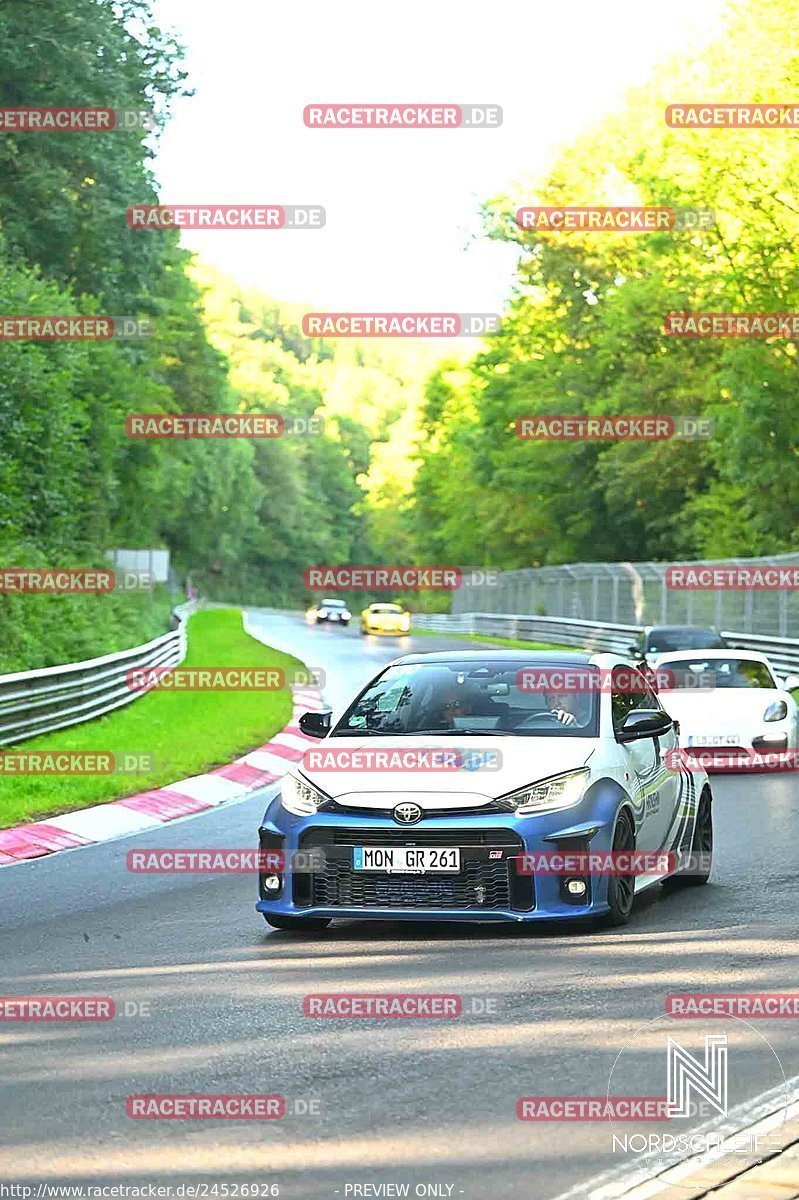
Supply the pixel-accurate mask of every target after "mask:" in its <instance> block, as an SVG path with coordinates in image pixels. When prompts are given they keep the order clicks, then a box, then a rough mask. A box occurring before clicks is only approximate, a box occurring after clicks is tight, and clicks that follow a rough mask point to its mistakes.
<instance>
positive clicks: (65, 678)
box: [0, 604, 193, 746]
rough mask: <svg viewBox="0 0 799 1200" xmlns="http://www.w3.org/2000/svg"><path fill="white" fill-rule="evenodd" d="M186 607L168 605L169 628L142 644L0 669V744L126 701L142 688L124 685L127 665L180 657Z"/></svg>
mask: <svg viewBox="0 0 799 1200" xmlns="http://www.w3.org/2000/svg"><path fill="white" fill-rule="evenodd" d="M192 611H193V606H192V605H190V604H186V605H183V606H182V607H180V608H176V609H174V611H173V617H174V618H175V628H174V629H171V630H170V631H169V633H165V634H163V635H162V636H161V637H157V638H154V639H153V641H151V642H146V643H145V644H144V645H143V646H134V647H132V649H130V650H122V651H120V653H118V654H106V655H105V656H104V657H102V658H90V659H88V660H87V661H86V662H80V663H66V664H65V665H64V666H60V667H45V668H44V670H41V671H18V672H16V673H15V674H13V675H0V746H10V745H13V744H15V743H16V742H22V741H25V739H26V738H32V737H36V736H37V734H40V733H50V732H51V731H52V730H54V729H65V728H66V727H67V726H68V725H78V724H79V723H80V722H81V721H89V720H91V718H92V717H100V716H102V715H103V714H104V713H107V712H111V711H113V709H115V708H121V707H122V706H123V705H124V704H130V702H131V701H132V700H135V699H137V697H138V696H140V695H142V693H141V692H136V691H133V690H131V688H129V687H128V684H127V678H126V676H127V673H128V671H133V670H136V669H138V668H142V667H145V668H147V667H174V666H177V665H178V663H180V662H182V661H183V659H184V658H185V657H186V618H187V617H188V616H189V614H190V613H191V612H192Z"/></svg>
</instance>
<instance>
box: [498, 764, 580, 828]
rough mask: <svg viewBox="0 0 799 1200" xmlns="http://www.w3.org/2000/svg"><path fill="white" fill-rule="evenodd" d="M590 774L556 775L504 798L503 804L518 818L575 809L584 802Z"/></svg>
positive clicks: (576, 772) (573, 772) (568, 773)
mask: <svg viewBox="0 0 799 1200" xmlns="http://www.w3.org/2000/svg"><path fill="white" fill-rule="evenodd" d="M590 774H591V772H590V771H588V770H585V769H583V770H580V771H569V772H567V773H566V774H565V775H555V776H553V777H552V779H543V780H542V781H541V783H534V784H532V785H531V786H530V787H526V788H523V789H522V790H521V791H520V792H513V793H512V794H511V795H510V796H503V797H502V801H501V803H502V804H505V805H507V806H508V808H510V809H511V810H512V811H513V813H514V815H515V816H517V817H526V816H528V815H530V814H532V813H538V812H547V811H554V810H556V809H559V808H573V807H574V805H575V804H579V803H580V801H581V800H582V798H583V792H584V791H585V785H586V784H587V783H588V779H589V776H590Z"/></svg>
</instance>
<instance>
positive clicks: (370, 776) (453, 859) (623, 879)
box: [257, 650, 713, 930]
mask: <svg viewBox="0 0 799 1200" xmlns="http://www.w3.org/2000/svg"><path fill="white" fill-rule="evenodd" d="M300 727H301V729H302V730H303V732H304V733H306V734H310V735H311V736H313V737H315V738H319V739H320V741H319V742H318V747H317V746H313V748H312V749H310V750H309V751H308V752H307V753H306V754H305V756H304V758H303V760H302V761H301V762H299V763H298V764H297V765H296V766H295V767H294V768H293V769H292V771H291V772H290V773H289V774H288V775H287V776H285V777H284V779H283V780H282V783H281V784H280V787H279V791H278V792H277V794H276V795H274V797H273V799H272V800H271V803H270V804H269V806H268V808H267V810H266V814H265V816H264V819H263V824H262V827H261V829H260V845H261V849H262V850H263V851H267V852H273V853H271V854H270V855H269V856H268V861H267V862H266V864H265V865H266V869H265V870H263V872H262V873H261V876H260V883H259V888H260V891H259V899H258V903H257V908H258V910H259V911H260V912H262V913H263V915H264V917H265V918H266V920H267V922H268V923H269V924H270V925H271V926H273V927H275V928H277V929H295V930H317V929H323V928H324V927H326V926H327V925H328V924H329V923H330V921H331V920H333V919H335V918H338V917H340V918H376V919H380V920H398V919H409V918H410V919H416V920H425V921H429V920H433V919H439V920H459V921H475V920H477V921H536V920H574V919H575V918H579V917H586V916H591V917H595V916H598V917H602V918H603V919H604V921H605V922H607V923H609V924H614V925H622V924H624V923H625V922H626V921H627V920H628V919H629V916H630V912H631V910H632V907H633V900H634V897H635V895H636V893H638V892H640V891H642V890H643V889H644V888H647V887H651V886H653V885H654V884H656V883H662V882H668V883H676V882H683V883H694V884H696V883H705V882H706V881H707V877H708V875H709V873H710V862H711V856H712V848H713V826H712V810H711V804H712V797H711V790H710V786H709V783H708V779H707V776H706V775H705V773H704V772H703V771H702V770H699V769H697V770H693V769H691V770H688V769H686V768H685V766H684V765H682V762H681V759H680V756H679V754H676V755H675V754H674V753H672V754H670V753H669V751H672V752H674V751H675V750H676V748H677V746H678V737H677V733H678V728H677V727H676V726H675V723H674V722H673V721H672V719H671V717H670V716H669V715H668V714H667V713H666V712H665V711H664V709H663V707H662V705H661V704H660V702H659V700H658V697H657V695H656V694H655V693H654V692H653V691H652V690H651V687H650V685H649V683H648V681H647V680H646V679H645V678H644V676H643V675H642V674H641V673H640V672H639V671H638V670H637V668H636V667H634V666H633V665H632V664H631V663H630V662H628V661H626V660H625V659H622V658H620V657H619V656H618V655H615V654H596V655H591V654H588V653H577V652H575V653H570V652H562V653H561V652H554V651H538V652H518V651H513V650H496V651H489V650H474V651H469V650H465V651H464V650H458V651H452V652H446V653H436V654H417V655H409V656H407V657H404V658H400V659H398V660H396V661H395V662H393V663H391V664H390V665H389V666H387V667H386V668H385V669H384V670H382V671H381V672H380V674H379V675H377V676H376V677H375V678H374V679H373V680H372V681H371V682H370V683H369V684H368V685H367V686H366V687H365V688H364V689H363V691H362V692H361V693H360V694H359V695H358V696H357V697H356V699H355V700H354V701H353V703H352V704H351V705H350V707H349V708H348V709H347V710H346V711H345V712H344V714H343V715H342V716H341V717H340V719H339V720H338V721H337V722H336V723H335V724H333V723H332V720H331V713H330V712H312V713H306V714H304V715H303V717H301V719H300ZM633 851H635V852H659V853H660V860H659V864H658V867H657V870H651V871H650V867H651V866H652V859H654V857H655V855H654V853H652V854H650V855H649V856H648V857H645V856H644V855H643V853H641V854H640V855H639V856H638V857H637V858H636V860H635V862H634V863H633V860H632V859H631V860H629V861H630V862H631V865H632V866H633V869H632V870H631V871H630V873H627V874H622V873H619V872H615V873H613V872H610V873H609V872H608V870H607V869H606V868H604V867H603V869H602V870H601V871H599V872H597V871H596V870H595V869H594V868H595V865H596V863H597V861H600V860H599V859H598V858H597V857H595V852H599V854H600V855H604V856H605V857H603V858H601V861H602V862H603V863H606V862H607V861H608V857H607V852H614V853H616V854H623V853H625V852H633ZM589 852H590V854H591V856H592V857H591V859H589V858H587V857H586V855H587V854H588V853H589ZM666 852H671V853H673V855H674V856H675V857H674V858H673V859H668V860H667V859H665V853H666ZM553 854H555V855H559V854H564V855H569V856H571V857H567V858H565V859H562V860H559V859H557V857H556V858H555V859H554V860H553V859H552V856H553ZM576 855H580V857H575V856H576ZM547 856H548V857H547ZM552 861H554V863H555V868H556V870H555V873H552V870H551V869H549V868H550V867H551V864H552ZM613 861H614V862H616V861H617V860H616V859H615V858H613ZM621 861H622V863H623V864H624V863H626V862H627V861H628V860H627V859H624V858H622V860H621ZM642 861H643V862H644V864H645V865H644V867H641V865H640V864H641V862H642ZM664 861H666V862H668V864H670V865H669V866H668V872H669V873H668V877H666V875H665V874H664V868H663V865H662V864H663V862H664ZM541 862H543V863H544V866H545V868H547V869H545V870H539V869H538V866H537V864H540V863H541ZM558 862H560V864H561V865H560V866H559V867H558V865H557V864H558ZM570 863H571V864H575V863H576V864H577V868H576V869H575V867H574V866H573V865H572V866H571V867H570V866H569V864H570ZM592 863H593V865H592ZM583 868H585V869H583ZM567 872H568V873H567Z"/></svg>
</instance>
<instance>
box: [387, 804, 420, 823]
mask: <svg viewBox="0 0 799 1200" xmlns="http://www.w3.org/2000/svg"><path fill="white" fill-rule="evenodd" d="M391 815H392V817H393V818H394V820H395V821H396V822H397V824H398V825H415V824H416V822H417V821H421V819H422V817H423V816H424V811H423V810H422V809H421V808H420V807H419V805H418V804H410V803H409V802H407V801H405V802H403V803H402V804H398V805H397V807H396V808H395V809H394V811H393V812H392V814H391Z"/></svg>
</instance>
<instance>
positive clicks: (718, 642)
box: [629, 625, 729, 662]
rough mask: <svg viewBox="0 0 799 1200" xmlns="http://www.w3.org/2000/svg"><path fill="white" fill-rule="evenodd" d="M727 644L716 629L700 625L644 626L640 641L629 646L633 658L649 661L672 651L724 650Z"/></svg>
mask: <svg viewBox="0 0 799 1200" xmlns="http://www.w3.org/2000/svg"><path fill="white" fill-rule="evenodd" d="M728 644H729V643H728V642H727V641H725V639H724V638H723V637H722V636H721V634H720V633H719V631H718V629H713V628H712V627H710V626H702V625H645V626H644V630H643V635H642V637H641V640H640V641H639V642H637V643H635V644H633V645H631V646H630V648H629V652H630V654H632V655H633V656H634V657H635V658H645V659H646V660H647V662H649V661H651V660H652V659H654V658H655V657H656V655H658V654H671V653H672V651H674V650H724V649H726V647H727V646H728Z"/></svg>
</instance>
